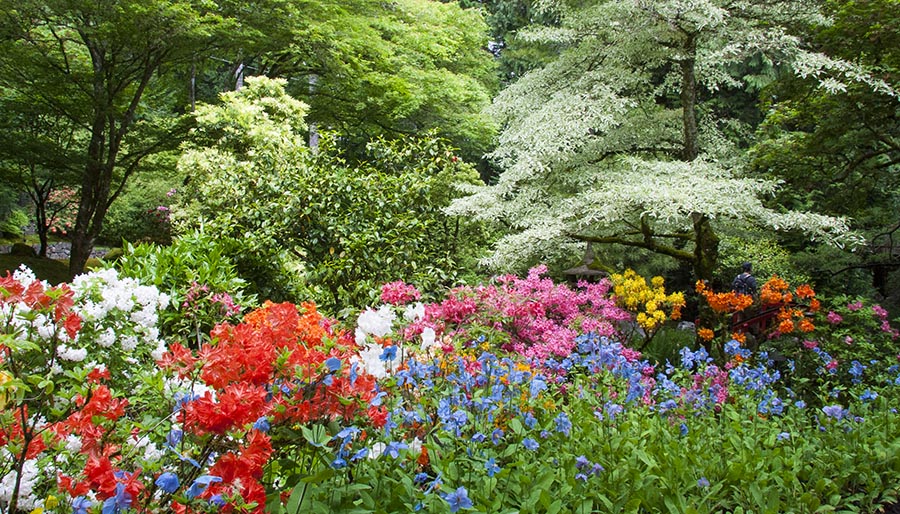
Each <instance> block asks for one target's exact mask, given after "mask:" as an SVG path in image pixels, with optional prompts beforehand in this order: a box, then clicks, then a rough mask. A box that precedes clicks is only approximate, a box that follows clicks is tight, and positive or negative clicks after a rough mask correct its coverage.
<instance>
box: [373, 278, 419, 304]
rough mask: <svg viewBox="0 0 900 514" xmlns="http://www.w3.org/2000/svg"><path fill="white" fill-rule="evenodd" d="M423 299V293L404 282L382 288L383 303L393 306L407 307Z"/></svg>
mask: <svg viewBox="0 0 900 514" xmlns="http://www.w3.org/2000/svg"><path fill="white" fill-rule="evenodd" d="M421 297H422V293H420V292H419V290H418V289H416V287H415V286H413V285H411V284H407V283H405V282H403V281H402V280H398V281H396V282H389V283H387V284H384V285H382V286H381V301H382V302H384V303H389V304H391V305H406V304H407V303H410V302H413V301H415V300H418V299H419V298H421Z"/></svg>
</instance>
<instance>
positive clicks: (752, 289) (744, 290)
mask: <svg viewBox="0 0 900 514" xmlns="http://www.w3.org/2000/svg"><path fill="white" fill-rule="evenodd" d="M752 271H753V265H752V264H750V263H749V262H745V263H744V264H743V265H742V266H741V272H740V273H739V274H738V276H736V277H734V281H733V282H732V283H731V290H732V291H734V292H735V293H739V294H746V295H750V296H752V297H753V299H754V300H755V299H756V295H757V285H756V279H755V278H754V277H753V275H752Z"/></svg>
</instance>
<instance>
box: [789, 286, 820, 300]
mask: <svg viewBox="0 0 900 514" xmlns="http://www.w3.org/2000/svg"><path fill="white" fill-rule="evenodd" d="M794 292H795V293H797V296H799V297H800V298H812V297H813V296H816V292H815V291H813V288H811V287H809V284H803V285H801V286H800V287H798V288H797V289H796V290H795V291H794Z"/></svg>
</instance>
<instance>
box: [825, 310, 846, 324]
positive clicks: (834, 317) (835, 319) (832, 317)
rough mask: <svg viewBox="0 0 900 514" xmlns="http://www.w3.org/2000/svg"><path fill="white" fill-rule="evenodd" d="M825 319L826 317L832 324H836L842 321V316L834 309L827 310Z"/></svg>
mask: <svg viewBox="0 0 900 514" xmlns="http://www.w3.org/2000/svg"><path fill="white" fill-rule="evenodd" d="M826 319H828V322H829V323H831V324H832V325H837V324H838V323H840V322H842V321H844V318H842V317H841V315H840V314H838V313H836V312H834V311H828V315H827V316H826Z"/></svg>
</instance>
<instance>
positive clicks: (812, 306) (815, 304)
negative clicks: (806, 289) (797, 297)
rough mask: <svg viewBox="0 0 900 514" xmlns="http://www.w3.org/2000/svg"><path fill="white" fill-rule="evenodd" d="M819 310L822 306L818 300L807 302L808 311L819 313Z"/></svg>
mask: <svg viewBox="0 0 900 514" xmlns="http://www.w3.org/2000/svg"><path fill="white" fill-rule="evenodd" d="M821 308H822V304H821V303H820V302H819V300H817V299H815V298H813V299H812V300H810V301H809V310H810V311H811V312H819V309H821Z"/></svg>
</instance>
